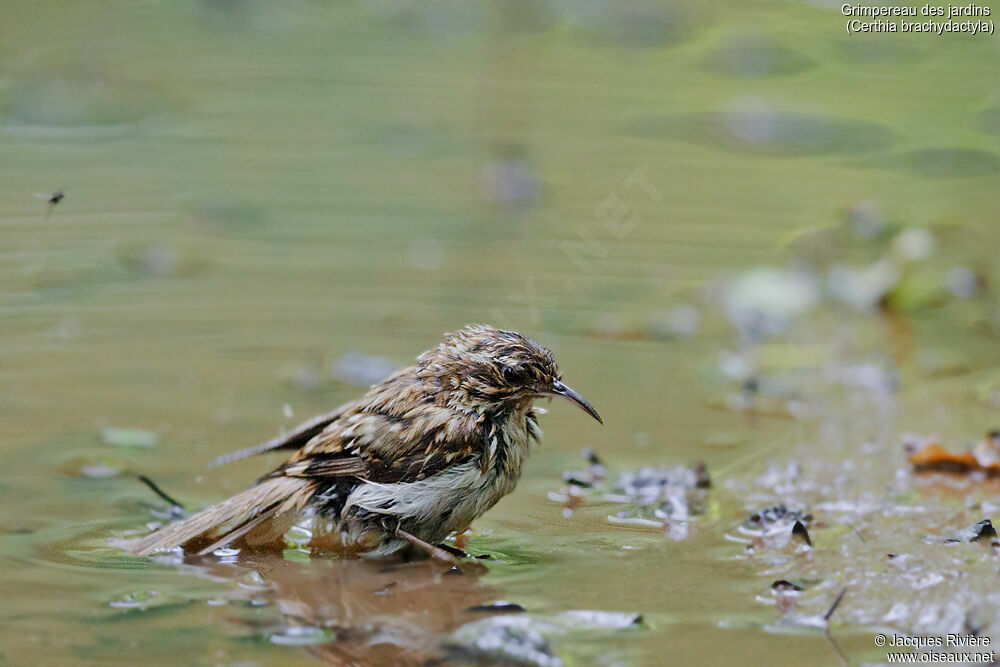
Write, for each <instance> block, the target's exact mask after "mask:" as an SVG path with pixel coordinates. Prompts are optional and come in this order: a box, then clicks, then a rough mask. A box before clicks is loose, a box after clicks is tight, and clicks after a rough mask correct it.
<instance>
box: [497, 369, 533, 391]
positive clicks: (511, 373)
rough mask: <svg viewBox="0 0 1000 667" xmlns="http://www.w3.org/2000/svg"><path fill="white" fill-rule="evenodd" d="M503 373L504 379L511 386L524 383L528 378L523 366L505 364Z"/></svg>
mask: <svg viewBox="0 0 1000 667" xmlns="http://www.w3.org/2000/svg"><path fill="white" fill-rule="evenodd" d="M501 373H502V374H503V381H504V382H506V383H507V384H508V385H511V386H514V385H519V384H524V382H525V380H527V373H525V372H524V370H523V369H521V368H515V367H513V366H504V367H503V370H502V371H501Z"/></svg>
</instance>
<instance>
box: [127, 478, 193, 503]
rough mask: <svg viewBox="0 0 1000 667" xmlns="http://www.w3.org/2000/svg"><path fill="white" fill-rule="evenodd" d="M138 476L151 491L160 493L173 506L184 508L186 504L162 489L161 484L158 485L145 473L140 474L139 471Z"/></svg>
mask: <svg viewBox="0 0 1000 667" xmlns="http://www.w3.org/2000/svg"><path fill="white" fill-rule="evenodd" d="M136 478H138V480H139V481H140V482H142V483H143V484H145V485H146V486H148V487H149V489H150V491H152V492H153V493H155V494H156V495H158V496H159V497H160V498H162V499H163V500H165V501H167V503H169V504H170V506H171V507H179V508H180V509H184V505H181V504H180V503H179V502H177V501H176V500H174V499H173V498H171V497H170V496H168V495H167V492H166V491H164V490H163V489H161V488H160V487H159V486H157V485H156V482H154V481H153V480H151V479H150V478H148V477H146V476H145V475H140V474H138V473H136Z"/></svg>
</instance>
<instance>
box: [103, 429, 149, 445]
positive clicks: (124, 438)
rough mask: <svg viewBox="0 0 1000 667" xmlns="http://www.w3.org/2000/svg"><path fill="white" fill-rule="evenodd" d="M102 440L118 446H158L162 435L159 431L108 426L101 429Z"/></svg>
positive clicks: (107, 443)
mask: <svg viewBox="0 0 1000 667" xmlns="http://www.w3.org/2000/svg"><path fill="white" fill-rule="evenodd" d="M101 441H102V442H104V444H106V445H114V446H116V447H156V445H157V444H159V442H160V436H159V434H158V433H154V432H153V431H147V430H145V429H141V428H115V427H111V426H108V427H105V428H102V429H101Z"/></svg>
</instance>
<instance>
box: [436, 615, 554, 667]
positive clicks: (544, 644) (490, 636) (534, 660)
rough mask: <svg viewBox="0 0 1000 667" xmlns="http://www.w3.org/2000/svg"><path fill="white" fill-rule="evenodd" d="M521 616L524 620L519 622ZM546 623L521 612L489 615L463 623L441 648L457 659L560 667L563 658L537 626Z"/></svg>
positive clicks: (538, 666) (543, 625)
mask: <svg viewBox="0 0 1000 667" xmlns="http://www.w3.org/2000/svg"><path fill="white" fill-rule="evenodd" d="M522 619H524V620H526V621H528V623H524V622H521V620H522ZM511 621H516V622H513V623H512V622H511ZM532 626H536V627H532ZM546 626H547V624H545V623H540V622H538V621H536V620H534V619H531V618H529V617H524V616H493V617H490V618H486V619H483V620H482V621H476V622H474V623H467V624H466V625H463V626H462V627H460V628H459V629H458V630H456V631H455V633H454V635H453V639H452V641H450V642H449V643H447V644H446V646H445V648H446V650H447V651H448V653H450V654H451V655H452V656H453V657H454V658H456V659H459V660H463V659H464V660H474V661H477V662H478V661H482V660H489V661H491V662H494V661H495V662H498V663H500V664H508V663H510V664H517V665H536V666H537V667H562V664H563V661H562V660H561V659H560V658H559V656H557V655H556V654H555V653H554V652H553V651H552V647H551V646H550V645H549V641H548V640H547V639H546V638H545V635H543V634H542V632H540V630H539V628H542V627H546Z"/></svg>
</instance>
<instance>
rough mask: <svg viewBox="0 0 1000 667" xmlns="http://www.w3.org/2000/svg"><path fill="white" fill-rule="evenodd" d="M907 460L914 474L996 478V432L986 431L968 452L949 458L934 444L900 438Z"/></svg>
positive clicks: (999, 454) (999, 438)
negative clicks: (978, 473)
mask: <svg viewBox="0 0 1000 667" xmlns="http://www.w3.org/2000/svg"><path fill="white" fill-rule="evenodd" d="M903 449H904V451H905V452H906V454H907V460H908V461H909V462H910V464H912V465H913V469H914V471H916V472H927V471H940V472H949V473H956V474H966V473H970V472H975V471H982V472H986V473H987V474H988V475H991V476H996V475H1000V431H990V432H989V433H987V434H986V437H985V438H983V440H981V441H980V442H979V443H977V444H976V445H975V446H974V447H973V448H972V449H969V450H968V451H966V452H964V453H962V454H952V453H951V452H949V451H948V450H947V449H945V448H944V447H942V446H941V445H940V444H938V443H937V442H935V441H934V439H933V438H920V437H918V436H913V435H908V436H904V438H903Z"/></svg>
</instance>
